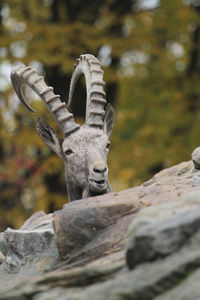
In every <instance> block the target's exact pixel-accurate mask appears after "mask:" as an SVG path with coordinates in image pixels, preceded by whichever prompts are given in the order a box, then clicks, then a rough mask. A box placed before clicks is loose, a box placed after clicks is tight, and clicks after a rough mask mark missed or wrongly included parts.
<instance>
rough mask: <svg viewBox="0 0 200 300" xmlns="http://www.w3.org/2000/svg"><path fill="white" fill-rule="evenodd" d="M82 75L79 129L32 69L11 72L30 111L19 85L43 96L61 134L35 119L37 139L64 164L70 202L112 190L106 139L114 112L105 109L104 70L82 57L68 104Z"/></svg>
mask: <svg viewBox="0 0 200 300" xmlns="http://www.w3.org/2000/svg"><path fill="white" fill-rule="evenodd" d="M27 74H28V75H27ZM29 74H30V75H29ZM81 74H84V75H85V77H86V86H87V107H86V122H85V124H84V125H82V126H79V125H78V124H76V123H75V121H74V118H73V115H72V114H71V113H69V112H68V110H67V108H66V107H65V106H64V105H63V103H62V102H61V101H60V99H59V96H56V95H54V94H53V89H52V88H49V87H47V86H46V84H45V83H44V81H43V78H42V79H41V77H38V75H37V74H36V72H35V71H34V70H32V69H31V68H30V67H25V66H20V67H17V68H15V69H13V71H12V73H11V80H12V84H13V87H14V89H15V91H16V93H17V95H18V96H19V99H20V100H21V101H22V102H23V104H25V105H26V106H27V107H28V108H29V109H31V107H30V106H29V104H28V103H27V102H26V100H25V98H24V95H23V94H22V92H21V85H22V84H24V83H26V84H28V85H29V86H30V87H31V88H32V89H33V90H34V91H35V92H36V93H37V94H38V95H40V96H41V97H42V99H43V100H44V102H45V104H46V105H47V107H48V109H49V110H50V112H51V113H52V115H53V116H54V119H55V120H56V122H57V123H58V125H59V127H60V128H61V130H62V132H63V134H64V139H62V138H61V137H59V136H58V135H57V134H56V133H55V131H54V130H53V129H52V128H51V127H50V126H49V125H48V124H47V123H46V122H45V121H44V120H42V119H41V118H39V119H38V120H37V124H36V130H37V132H38V134H39V135H40V138H41V139H42V140H43V141H44V142H45V143H46V144H47V145H48V146H49V147H50V148H51V149H52V150H53V151H54V152H55V153H56V154H57V155H58V156H59V157H60V158H61V159H62V160H63V161H64V166H65V175H66V185H67V191H68V195H69V199H70V201H73V200H78V199H81V198H85V197H89V196H94V195H100V194H105V193H108V192H110V191H111V187H110V183H109V181H108V167H107V155H108V152H109V149H108V148H109V140H108V139H109V136H110V134H111V131H112V128H113V125H114V110H113V108H112V106H111V105H110V104H107V105H106V106H105V103H106V100H105V92H104V91H103V85H104V82H103V80H102V74H103V71H102V70H101V68H100V63H99V61H98V60H97V59H96V58H95V57H94V56H92V55H89V54H85V55H81V57H80V59H79V60H78V61H77V65H75V68H74V73H73V76H72V81H71V86H70V95H69V104H70V103H71V101H72V96H73V91H74V89H75V84H76V82H77V79H78V78H79V76H80V75H81ZM37 83H39V85H38V84H37Z"/></svg>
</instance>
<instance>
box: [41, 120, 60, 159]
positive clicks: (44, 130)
mask: <svg viewBox="0 0 200 300" xmlns="http://www.w3.org/2000/svg"><path fill="white" fill-rule="evenodd" d="M36 130H37V132H38V134H39V136H40V138H41V139H42V140H43V142H45V144H47V145H48V146H49V147H50V148H51V150H53V151H54V152H55V153H56V154H57V155H58V156H59V157H60V158H63V152H62V142H63V139H62V138H60V137H59V136H58V135H57V134H56V133H55V131H54V130H53V129H52V128H51V127H50V126H49V125H48V124H47V123H46V122H45V121H44V120H43V119H41V118H38V119H37V123H36Z"/></svg>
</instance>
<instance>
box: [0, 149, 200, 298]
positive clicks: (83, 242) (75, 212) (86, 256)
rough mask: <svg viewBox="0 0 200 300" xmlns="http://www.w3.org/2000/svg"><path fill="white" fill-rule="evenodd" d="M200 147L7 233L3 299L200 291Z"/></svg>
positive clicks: (1, 239) (192, 294)
mask: <svg viewBox="0 0 200 300" xmlns="http://www.w3.org/2000/svg"><path fill="white" fill-rule="evenodd" d="M198 153H199V152H198V151H196V152H195V153H194V154H193V161H194V160H195V163H193V162H192V161H190V162H187V163H181V164H179V165H177V166H174V167H172V168H169V169H166V170H163V171H162V172H159V173H158V174H156V175H155V176H154V177H153V178H152V179H151V180H149V181H148V182H145V183H144V184H143V185H142V186H139V187H135V188H131V189H129V190H126V191H122V192H119V193H110V194H107V195H103V196H98V197H94V198H88V199H83V200H80V201H75V202H72V203H69V204H66V205H65V206H64V207H63V209H61V210H60V211H56V212H55V213H54V214H53V215H45V214H44V213H42V212H39V213H37V214H35V215H33V216H32V217H31V218H30V219H29V220H27V221H26V223H25V224H24V225H23V226H22V227H21V228H20V229H19V230H12V229H8V230H6V231H5V232H3V233H1V235H0V250H1V256H0V262H2V264H1V266H0V290H1V293H0V299H4V300H8V299H9V300H11V299H12V300H24V299H30V300H45V299H48V300H54V299H57V300H59V299H60V300H67V299H68V300H69V299H70V300H78V299H85V300H86V299H87V300H88V299H94V300H103V299H108V300H111V299H112V300H113V299H117V300H125V299H159V300H162V299H163V300H167V299H178V300H183V299H185V300H186V299H187V300H190V299H200V289H199V279H200V171H199V170H198V168H197V164H198ZM194 166H195V168H194Z"/></svg>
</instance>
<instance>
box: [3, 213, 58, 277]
mask: <svg viewBox="0 0 200 300" xmlns="http://www.w3.org/2000/svg"><path fill="white" fill-rule="evenodd" d="M53 237H54V231H53V226H52V215H46V214H44V213H43V212H38V213H36V214H34V215H33V216H32V217H31V218H30V219H28V220H27V221H26V222H25V224H24V225H23V226H22V227H21V229H19V230H13V229H10V228H8V229H7V230H6V231H5V232H3V233H2V234H1V239H2V244H3V245H4V244H5V245H6V247H7V248H6V251H5V252H6V253H5V252H4V253H5V259H4V261H3V264H2V266H1V269H0V272H1V273H3V272H4V270H6V271H7V272H8V273H20V274H21V276H23V275H25V274H27V275H28V274H29V276H32V275H33V274H34V275H36V274H39V273H40V272H41V271H44V270H45V268H50V267H51V265H53V264H55V262H57V261H58V260H59V253H58V250H57V246H56V244H55V242H54V239H53ZM2 248H3V247H2Z"/></svg>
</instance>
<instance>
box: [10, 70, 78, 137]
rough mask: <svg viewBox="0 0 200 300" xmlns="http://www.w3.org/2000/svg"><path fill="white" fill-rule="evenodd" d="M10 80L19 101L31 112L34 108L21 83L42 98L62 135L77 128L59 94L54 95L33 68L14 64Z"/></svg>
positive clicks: (51, 89) (66, 134) (68, 133)
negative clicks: (26, 97)
mask: <svg viewBox="0 0 200 300" xmlns="http://www.w3.org/2000/svg"><path fill="white" fill-rule="evenodd" d="M10 78H11V82H12V85H13V87H14V89H15V92H16V94H17V96H18V97H19V99H20V101H21V102H22V103H23V104H24V105H25V106H26V107H27V108H28V109H29V110H30V111H32V112H34V110H33V109H32V108H31V107H30V105H29V104H28V103H27V101H26V99H25V97H24V95H23V92H22V85H23V84H27V85H28V86H29V87H30V88H31V89H32V90H33V91H34V92H35V93H36V94H37V95H38V96H40V97H41V98H42V100H43V101H44V103H45V104H46V106H47V107H48V109H49V111H50V112H51V113H52V116H53V117H54V119H55V121H56V123H57V124H58V126H59V127H60V129H61V131H62V132H63V134H64V136H68V135H70V134H71V133H72V132H74V131H76V130H78V129H79V127H80V126H79V125H78V124H76V123H75V121H74V117H73V114H71V113H69V112H68V110H67V108H66V105H65V103H63V102H61V100H60V96H59V95H55V94H54V92H53V88H52V87H48V86H47V85H46V83H45V82H44V78H43V77H42V76H38V74H37V73H36V71H35V70H33V69H32V68H31V67H26V66H24V65H20V66H16V67H15V68H13V70H12V72H11V76H10Z"/></svg>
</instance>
